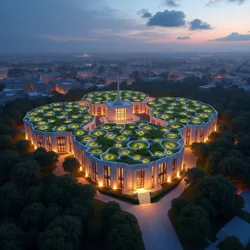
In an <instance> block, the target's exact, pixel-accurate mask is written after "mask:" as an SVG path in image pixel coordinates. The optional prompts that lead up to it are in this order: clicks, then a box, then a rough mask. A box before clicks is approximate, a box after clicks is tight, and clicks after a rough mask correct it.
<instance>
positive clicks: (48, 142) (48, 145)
mask: <svg viewBox="0 0 250 250" xmlns="http://www.w3.org/2000/svg"><path fill="white" fill-rule="evenodd" d="M46 146H47V150H48V151H51V150H52V145H51V137H50V136H46Z"/></svg>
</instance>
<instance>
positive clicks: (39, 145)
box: [36, 135, 43, 148]
mask: <svg viewBox="0 0 250 250" xmlns="http://www.w3.org/2000/svg"><path fill="white" fill-rule="evenodd" d="M36 143H37V147H38V148H40V147H42V146H43V142H42V137H41V136H40V135H36Z"/></svg>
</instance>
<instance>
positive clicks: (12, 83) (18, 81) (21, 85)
mask: <svg viewBox="0 0 250 250" xmlns="http://www.w3.org/2000/svg"><path fill="white" fill-rule="evenodd" d="M3 83H4V85H5V88H6V89H23V90H24V91H26V92H28V91H33V90H34V88H35V87H34V80H33V78H32V77H16V78H5V79H4V80H3Z"/></svg>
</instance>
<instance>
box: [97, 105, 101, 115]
mask: <svg viewBox="0 0 250 250" xmlns="http://www.w3.org/2000/svg"><path fill="white" fill-rule="evenodd" d="M101 115H102V108H100V107H99V108H97V116H101Z"/></svg>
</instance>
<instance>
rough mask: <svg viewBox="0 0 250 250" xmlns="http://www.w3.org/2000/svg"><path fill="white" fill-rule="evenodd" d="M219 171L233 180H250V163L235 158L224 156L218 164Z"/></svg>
mask: <svg viewBox="0 0 250 250" xmlns="http://www.w3.org/2000/svg"><path fill="white" fill-rule="evenodd" d="M217 168H218V172H219V173H220V174H221V175H223V176H225V177H228V178H229V179H231V180H233V181H246V180H250V164H248V163H245V162H244V161H242V160H240V159H238V158H235V157H224V158H223V159H222V160H221V161H220V162H219V164H218V166H217Z"/></svg>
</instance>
